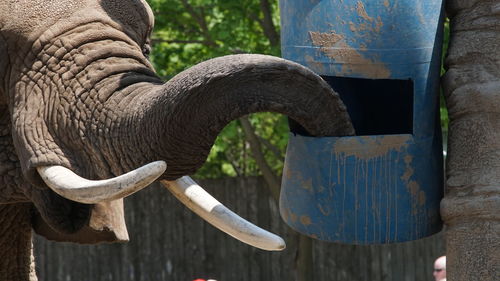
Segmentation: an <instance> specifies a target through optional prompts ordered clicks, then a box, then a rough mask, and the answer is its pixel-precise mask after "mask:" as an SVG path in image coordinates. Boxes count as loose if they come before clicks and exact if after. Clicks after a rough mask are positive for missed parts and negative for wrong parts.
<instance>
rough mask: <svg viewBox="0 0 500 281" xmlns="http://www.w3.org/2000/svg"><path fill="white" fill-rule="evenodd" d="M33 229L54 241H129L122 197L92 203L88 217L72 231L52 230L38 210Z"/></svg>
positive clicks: (82, 242) (88, 242)
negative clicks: (81, 225) (78, 227)
mask: <svg viewBox="0 0 500 281" xmlns="http://www.w3.org/2000/svg"><path fill="white" fill-rule="evenodd" d="M33 229H34V230H35V232H36V233H37V234H39V235H41V236H43V237H45V238H46V239H48V240H51V241H56V242H74V243H81V244H96V243H101V242H108V243H113V242H127V241H129V236H128V232H127V226H126V225H125V217H124V209H123V199H119V200H114V201H109V202H103V203H98V204H95V205H93V207H92V209H91V211H90V219H89V220H88V221H87V222H86V223H85V224H84V225H83V227H81V228H80V229H79V230H78V231H76V232H74V233H62V232H59V231H56V230H54V229H53V228H52V227H51V226H50V225H49V223H47V222H46V221H45V220H44V219H43V217H42V216H41V214H40V213H39V212H37V213H36V214H35V215H34V217H33Z"/></svg>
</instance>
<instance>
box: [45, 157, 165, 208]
mask: <svg viewBox="0 0 500 281" xmlns="http://www.w3.org/2000/svg"><path fill="white" fill-rule="evenodd" d="M166 168H167V164H166V163H165V162H164V161H156V162H152V163H149V164H147V165H144V166H142V167H140V168H138V169H135V170H133V171H131V172H128V173H126V174H123V175H121V176H118V177H114V178H111V179H106V180H88V179H84V178H82V177H80V176H78V175H77V174H75V173H74V172H73V171H71V170H70V169H68V168H65V167H63V166H44V167H38V168H37V170H38V173H39V174H40V176H41V177H42V179H43V181H44V182H45V183H46V184H47V185H48V186H49V187H50V189H52V190H53V191H54V192H56V193H57V194H59V195H61V196H63V197H64V198H67V199H70V200H73V201H76V202H80V203H86V204H95V203H99V202H103V201H111V200H115V199H119V198H123V197H126V196H128V195H130V194H132V193H134V192H136V191H139V190H141V189H143V188H144V187H146V186H148V185H149V184H151V183H152V182H153V181H155V180H156V179H157V178H158V177H159V176H161V175H162V174H163V173H164V172H165V170H166Z"/></svg>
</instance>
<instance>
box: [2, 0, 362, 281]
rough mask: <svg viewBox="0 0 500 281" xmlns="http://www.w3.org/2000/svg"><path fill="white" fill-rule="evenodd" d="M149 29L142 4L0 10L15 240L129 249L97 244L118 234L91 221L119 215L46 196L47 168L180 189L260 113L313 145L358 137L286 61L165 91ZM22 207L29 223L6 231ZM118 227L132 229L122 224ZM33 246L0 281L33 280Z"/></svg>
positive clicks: (209, 65) (339, 109) (327, 98)
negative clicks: (149, 169) (288, 123)
mask: <svg viewBox="0 0 500 281" xmlns="http://www.w3.org/2000/svg"><path fill="white" fill-rule="evenodd" d="M151 29H152V13H151V11H150V9H149V8H147V7H146V6H145V2H143V1H140V0H127V1H104V2H100V1H91V0H87V1H72V0H61V1H41V0H40V1H38V0H33V1H3V2H0V51H1V52H2V54H7V55H3V56H2V57H0V58H1V61H0V109H1V110H2V112H1V113H2V114H1V117H2V119H1V120H0V121H2V126H1V127H0V131H1V132H3V134H2V138H0V145H3V144H4V145H3V146H4V147H6V149H5V151H2V155H0V156H2V158H1V160H2V161H1V162H0V176H1V178H2V182H0V190H1V192H0V204H4V205H0V206H1V207H2V208H3V207H4V206H7V207H6V208H4V209H5V210H6V211H5V212H2V213H0V222H1V224H0V227H1V228H2V229H4V230H5V231H8V232H9V233H11V234H9V235H18V236H19V237H28V238H27V240H26V239H25V240H26V241H28V240H30V237H31V228H30V226H34V227H35V229H38V230H39V231H41V232H42V234H43V235H44V236H46V237H49V238H50V239H55V240H59V241H76V242H82V243H97V242H100V241H124V240H126V239H128V236H127V235H126V229H125V230H122V231H121V232H122V235H119V234H117V231H114V230H113V229H111V230H110V231H109V232H113V231H114V233H112V234H113V235H114V236H113V235H111V237H103V236H99V235H96V233H95V232H96V231H98V232H99V231H101V232H106V230H109V229H108V228H109V227H110V226H109V225H108V224H103V225H96V224H95V223H93V218H94V217H97V219H95V220H94V221H102V220H101V219H100V218H102V217H104V218H109V221H112V220H113V218H116V217H118V218H120V217H121V218H123V212H121V211H122V209H120V206H121V205H118V206H114V207H113V206H108V207H109V208H107V207H102V206H100V205H95V206H92V205H85V204H79V203H76V202H71V201H69V200H66V199H64V198H62V197H60V196H58V195H56V194H55V193H53V192H52V191H50V190H49V189H48V188H47V187H46V186H45V184H44V183H43V182H42V181H41V179H40V177H39V176H38V174H37V172H36V167H38V166H42V165H63V166H66V167H68V168H70V169H72V170H73V171H74V172H76V173H77V174H79V175H81V176H84V177H87V178H90V179H102V178H108V177H111V176H115V175H120V174H123V173H125V172H127V171H130V170H132V169H135V168H137V167H139V166H141V165H143V164H146V163H148V162H151V161H155V160H165V161H166V162H167V166H168V167H167V172H166V173H165V174H164V175H163V176H162V177H161V178H162V179H170V180H172V179H176V178H178V177H180V176H183V175H186V174H190V173H193V172H194V171H196V170H197V169H198V168H199V167H200V166H201V165H202V164H203V162H204V161H205V159H206V157H207V155H208V153H209V150H210V147H211V146H212V144H213V142H214V140H215V138H216V136H217V134H218V133H219V132H220V130H222V128H223V127H224V126H225V125H226V124H227V123H228V122H230V121H231V120H233V119H236V118H238V117H240V116H242V115H246V114H249V113H252V112H258V111H274V112H279V113H283V114H287V115H289V116H291V117H292V118H293V119H294V120H296V121H297V122H298V123H300V124H301V125H302V126H303V127H304V128H305V129H306V130H307V131H308V132H309V133H311V134H312V135H318V136H325V135H330V136H334V135H352V134H353V133H354V130H353V128H352V125H351V123H350V120H349V117H348V115H347V112H346V109H345V107H344V105H343V104H342V102H341V101H340V99H339V97H338V95H337V94H336V93H334V92H333V91H332V90H331V88H330V87H329V86H328V84H327V83H325V82H324V81H323V80H322V79H321V78H320V77H319V76H317V75H315V74H314V73H312V72H311V71H309V70H307V69H305V68H304V67H302V66H300V65H298V64H294V63H291V62H287V61H285V60H282V59H279V58H273V57H269V56H258V55H238V56H228V57H222V58H218V59H214V60H210V61H207V62H204V63H201V64H199V65H197V66H194V67H192V68H190V69H188V70H186V71H184V72H183V73H181V74H179V75H177V76H176V77H174V78H173V79H171V80H170V81H168V82H167V83H163V82H162V81H161V80H160V79H159V78H158V77H157V76H156V75H155V73H154V70H153V68H152V66H151V64H150V62H149V61H148V60H147V58H146V57H145V55H144V50H145V49H147V48H148V47H147V44H148V41H149V39H148V38H149V35H150V32H151ZM6 112H8V113H7V114H6ZM325 120H327V121H325ZM2 141H3V142H2ZM3 154H5V155H6V156H5V155H3ZM12 179H15V180H14V181H13V180H12ZM22 202H28V203H22ZM14 203H16V204H22V205H16V204H14ZM16 206H19V208H21V206H22V209H23V210H25V212H24V213H23V214H24V216H23V217H22V218H19V219H18V220H8V218H9V217H12V216H15V212H14V213H12V212H13V211H15V210H17V207H16ZM26 210H28V211H26ZM96 213H98V214H97V215H95V214H96ZM33 214H34V215H33ZM6 218H7V219H6ZM16 222H18V223H19V224H22V225H23V227H19V224H18V223H16ZM32 222H33V225H31V223H32ZM110 223H112V222H110ZM26 225H28V227H25V226H26ZM115 225H117V227H118V228H121V227H122V228H124V222H122V221H121V220H120V219H118V221H116V222H115ZM103 229H104V230H103ZM123 231H124V233H123ZM119 232H120V231H118V233H119ZM73 234H75V235H76V236H77V237H76V238H75V237H74V236H72V235H73ZM54 236H56V238H53V237H54ZM2 239H3V237H2ZM25 240H23V241H21V242H22V243H19V245H18V246H16V247H18V248H19V249H22V251H19V252H12V251H9V253H11V254H9V255H7V256H6V257H5V259H4V260H2V261H3V263H2V264H1V265H0V266H1V267H2V268H1V269H0V271H2V272H9V275H0V280H28V278H30V279H31V280H36V277H35V275H34V274H33V273H32V270H31V269H30V268H31V265H32V259H31V258H26V257H27V256H29V257H31V245H30V243H27V242H26V241H25ZM0 242H2V243H0V252H3V250H4V247H5V245H6V243H5V241H4V240H1V239H0ZM19 261H22V262H19ZM23 264H24V266H23ZM10 272H13V273H10ZM15 272H18V273H15ZM26 273H27V274H26Z"/></svg>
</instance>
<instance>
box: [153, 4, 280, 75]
mask: <svg viewBox="0 0 500 281" xmlns="http://www.w3.org/2000/svg"><path fill="white" fill-rule="evenodd" d="M148 3H149V5H150V6H151V8H152V9H153V13H154V15H155V29H154V33H153V38H152V43H153V46H152V47H153V50H152V57H151V60H152V62H153V63H154V64H155V66H156V68H157V71H158V74H159V75H160V76H162V77H165V78H170V77H172V76H173V75H175V74H177V73H178V72H180V71H182V70H184V69H185V68H187V67H189V66H191V65H193V64H196V63H198V62H201V61H204V60H207V59H210V58H213V57H217V56H222V55H228V54H234V53H263V54H273V55H279V46H274V47H272V46H271V45H270V43H269V40H268V39H267V38H266V37H265V36H264V35H263V30H262V27H261V26H260V24H259V22H258V20H259V19H260V18H261V17H262V16H261V11H260V5H259V1H258V0H257V1H256V0H242V1H227V0H189V1H188V0H148ZM271 3H273V7H274V8H275V9H274V11H277V9H276V5H277V1H271ZM275 14H276V15H275V17H276V19H277V17H278V15H277V12H276V13H275ZM276 23H277V22H276Z"/></svg>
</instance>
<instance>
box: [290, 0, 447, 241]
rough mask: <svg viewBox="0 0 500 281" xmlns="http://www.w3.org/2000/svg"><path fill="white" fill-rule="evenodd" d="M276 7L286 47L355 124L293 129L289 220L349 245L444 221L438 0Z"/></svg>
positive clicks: (303, 0)
mask: <svg viewBox="0 0 500 281" xmlns="http://www.w3.org/2000/svg"><path fill="white" fill-rule="evenodd" d="M280 9H281V26H282V34H281V36H282V55H283V57H284V58H286V59H290V60H293V61H296V62H298V63H300V64H302V65H304V66H307V67H309V68H311V69H312V70H313V71H315V72H316V73H318V74H319V75H321V76H322V77H323V78H324V79H325V80H326V81H327V82H328V83H329V84H330V85H331V86H332V88H333V89H334V90H335V91H336V92H338V93H339V94H340V96H341V98H342V100H343V101H344V103H345V104H346V106H347V109H348V112H349V114H350V116H351V119H352V121H353V124H354V127H355V129H356V133H357V136H354V137H324V138H315V137H309V136H303V135H300V134H298V133H296V132H297V131H298V130H295V128H293V126H292V127H291V131H292V132H291V135H290V140H289V144H288V148H287V154H286V160H285V169H284V175H283V180H282V191H281V198H280V212H281V215H282V217H283V219H284V220H285V221H286V222H287V223H288V224H289V225H290V226H291V227H292V228H293V229H295V230H297V231H299V232H301V233H303V234H305V235H309V236H311V237H314V238H317V239H320V240H325V241H332V242H340V243H349V244H375V243H391V242H404V241H410V240H416V239H419V238H422V237H425V236H429V235H431V234H434V233H436V232H438V231H440V230H441V228H442V222H441V219H440V215H439V203H440V200H441V198H442V196H443V156H442V142H441V128H440V124H439V74H440V62H441V41H442V19H443V15H442V0H398V1H395V0H385V1H382V0H381V1H361V0H357V1H356V0H325V1H310V0H296V1H291V0H290V1H280ZM325 122H328V120H325Z"/></svg>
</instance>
